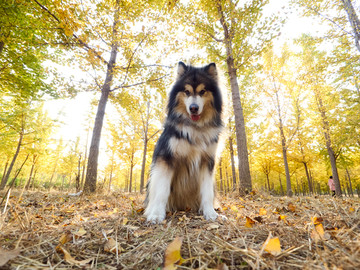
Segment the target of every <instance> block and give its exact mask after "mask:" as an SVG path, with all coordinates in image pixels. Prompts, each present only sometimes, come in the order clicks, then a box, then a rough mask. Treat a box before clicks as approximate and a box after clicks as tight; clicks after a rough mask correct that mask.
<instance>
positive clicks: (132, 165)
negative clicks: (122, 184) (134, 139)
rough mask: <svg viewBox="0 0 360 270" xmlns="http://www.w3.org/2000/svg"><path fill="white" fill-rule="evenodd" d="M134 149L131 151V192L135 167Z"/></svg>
mask: <svg viewBox="0 0 360 270" xmlns="http://www.w3.org/2000/svg"><path fill="white" fill-rule="evenodd" d="M134 154H135V153H134V151H133V150H132V152H131V160H130V175H129V177H130V181H129V192H131V190H132V178H133V169H134V166H135V165H134Z"/></svg>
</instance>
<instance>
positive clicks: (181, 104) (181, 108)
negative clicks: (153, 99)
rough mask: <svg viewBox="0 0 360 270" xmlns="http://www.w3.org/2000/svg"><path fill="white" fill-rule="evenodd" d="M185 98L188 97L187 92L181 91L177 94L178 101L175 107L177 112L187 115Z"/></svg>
mask: <svg viewBox="0 0 360 270" xmlns="http://www.w3.org/2000/svg"><path fill="white" fill-rule="evenodd" d="M185 98H187V96H186V94H185V93H184V92H179V93H178V94H177V96H176V101H177V104H178V105H177V106H176V107H175V109H174V110H175V112H177V113H179V114H184V115H187V114H188V112H187V110H186V105H185Z"/></svg>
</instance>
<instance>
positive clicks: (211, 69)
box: [205, 63, 218, 81]
mask: <svg viewBox="0 0 360 270" xmlns="http://www.w3.org/2000/svg"><path fill="white" fill-rule="evenodd" d="M205 72H206V73H207V74H209V75H210V77H211V78H213V79H214V80H215V81H217V80H218V73H217V70H216V65H215V63H211V64H209V65H207V66H206V67H205Z"/></svg>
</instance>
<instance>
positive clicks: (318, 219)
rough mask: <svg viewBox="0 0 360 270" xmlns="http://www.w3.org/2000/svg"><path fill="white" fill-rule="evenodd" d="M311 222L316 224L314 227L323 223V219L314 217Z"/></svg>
mask: <svg viewBox="0 0 360 270" xmlns="http://www.w3.org/2000/svg"><path fill="white" fill-rule="evenodd" d="M311 221H312V222H313V223H314V225H317V224H320V223H321V222H323V221H324V220H323V218H322V217H312V218H311Z"/></svg>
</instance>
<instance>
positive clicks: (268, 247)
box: [264, 237, 281, 256]
mask: <svg viewBox="0 0 360 270" xmlns="http://www.w3.org/2000/svg"><path fill="white" fill-rule="evenodd" d="M264 244H265V247H264V250H265V251H267V252H269V253H270V254H271V255H274V256H277V255H279V254H281V245H280V239H279V237H275V238H271V239H269V241H267V243H266V242H265V243H264Z"/></svg>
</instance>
